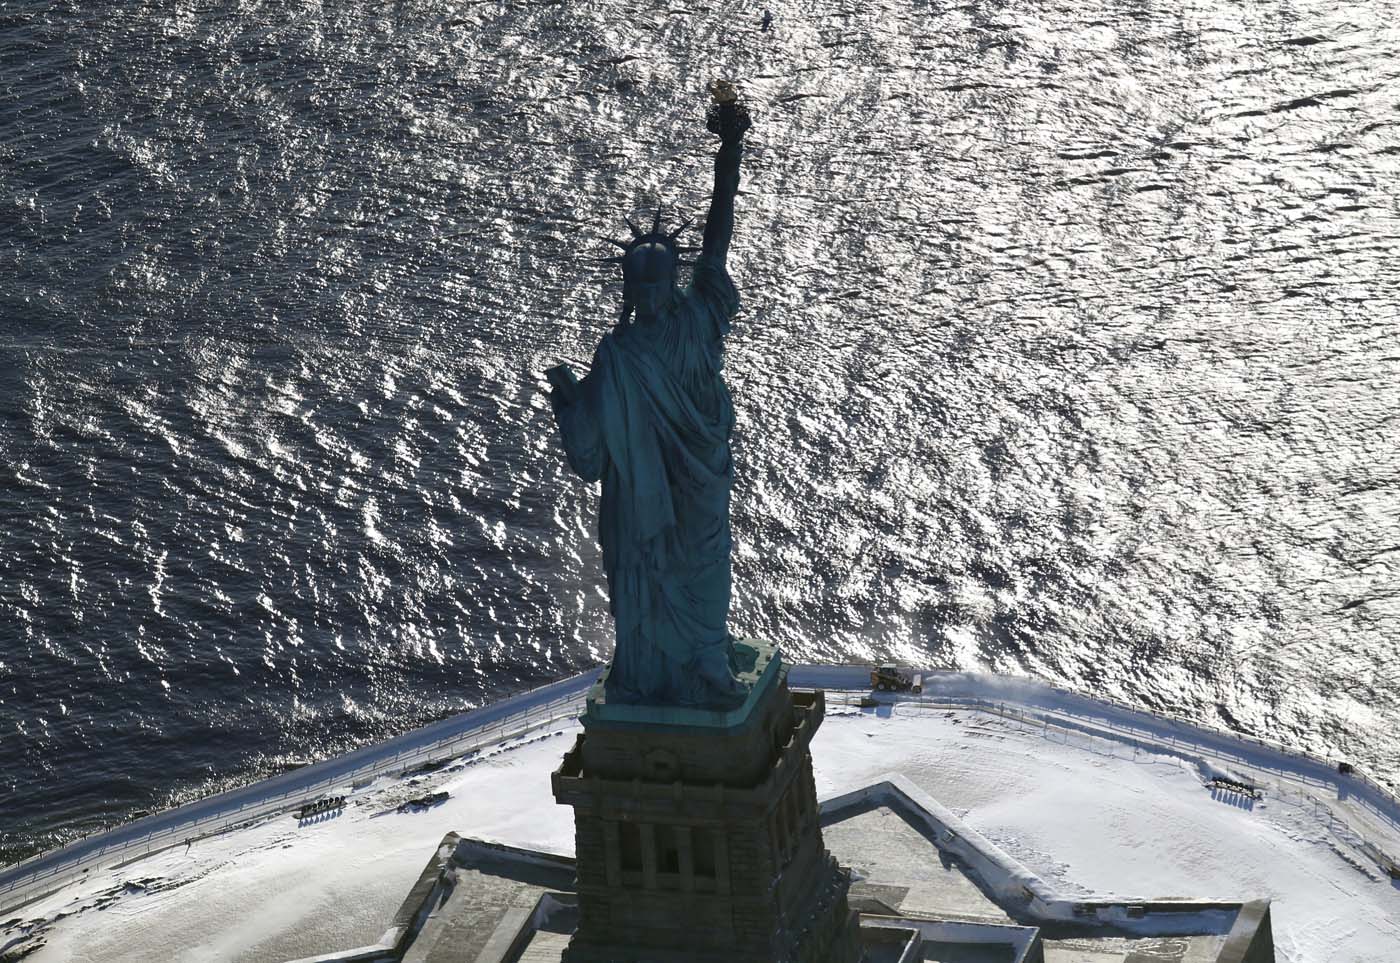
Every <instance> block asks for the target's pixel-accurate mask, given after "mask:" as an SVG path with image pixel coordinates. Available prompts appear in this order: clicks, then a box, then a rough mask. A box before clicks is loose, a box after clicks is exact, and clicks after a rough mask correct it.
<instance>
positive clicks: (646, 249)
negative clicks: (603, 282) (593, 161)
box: [601, 207, 700, 284]
mask: <svg viewBox="0 0 1400 963" xmlns="http://www.w3.org/2000/svg"><path fill="white" fill-rule="evenodd" d="M624 220H626V221H627V226H628V227H629V228H631V230H632V239H631V240H629V241H619V240H617V239H616V238H611V237H608V238H604V239H603V240H605V241H607V242H608V243H609V244H612V245H615V246H616V247H620V248H622V253H621V254H616V255H613V256H611V257H605V258H601V260H603V261H606V262H608V263H612V264H621V265H622V277H623V280H624V281H625V282H628V283H631V284H660V283H663V282H665V281H668V280H673V279H674V278H675V274H676V268H677V267H678V266H679V265H680V263H681V259H680V256H681V255H682V254H688V253H691V252H693V251H698V250H700V248H698V247H692V246H689V245H684V244H677V243H676V238H678V237H679V236H680V234H681V232H682V231H684V230H685V229H686V228H687V227H689V226H690V225H691V223H692V222H691V220H690V219H689V218H686V219H685V220H684V221H682V222H681V225H680V226H679V227H677V228H676V229H675V230H673V231H663V230H662V229H661V208H659V207H658V208H657V209H656V216H655V217H654V218H653V219H652V222H651V230H650V231H643V230H642V229H641V228H640V227H638V226H637V225H636V223H634V222H633V220H632V219H631V218H630V217H628V218H624Z"/></svg>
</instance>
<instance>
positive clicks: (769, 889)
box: [553, 642, 860, 963]
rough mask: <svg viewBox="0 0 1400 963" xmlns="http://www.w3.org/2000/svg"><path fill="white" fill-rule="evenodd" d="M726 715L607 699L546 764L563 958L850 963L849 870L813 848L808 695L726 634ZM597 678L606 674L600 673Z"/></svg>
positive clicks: (776, 664)
mask: <svg viewBox="0 0 1400 963" xmlns="http://www.w3.org/2000/svg"><path fill="white" fill-rule="evenodd" d="M737 648H738V651H739V652H740V655H741V658H742V663H743V664H742V666H741V667H742V668H743V670H744V671H743V672H742V673H741V678H743V679H744V680H745V681H746V682H748V683H750V684H751V686H752V688H751V692H750V695H749V698H748V700H747V701H746V702H745V703H744V705H743V706H741V707H740V708H738V709H735V710H734V711H732V712H707V711H701V710H693V709H681V708H675V707H654V706H633V705H609V704H608V702H607V700H606V695H605V680H604V681H600V682H599V684H598V685H597V686H595V687H594V690H593V692H592V693H591V694H590V696H589V699H588V708H587V711H586V712H585V713H584V716H583V720H582V721H583V726H584V732H583V734H582V735H580V736H579V737H578V740H577V742H576V743H575V744H574V747H573V748H572V749H571V750H570V751H569V752H568V753H567V754H566V755H565V756H564V762H563V765H562V766H560V768H559V769H558V771H556V772H555V773H554V777H553V783H554V796H555V799H556V800H558V802H560V803H561V804H563V805H568V806H572V807H573V809H574V826H575V836H576V845H577V856H578V864H577V865H578V887H577V888H578V900H579V925H578V929H577V931H576V932H575V934H574V937H573V939H572V941H571V942H570V944H569V949H568V951H567V953H566V954H565V956H564V959H565V960H566V961H568V963H604V961H606V963H642V961H645V963H681V961H685V963H712V961H713V963H720V961H724V963H854V961H856V960H857V959H859V956H860V951H859V949H858V945H857V941H858V927H857V921H856V919H855V914H854V913H852V912H851V910H850V909H849V907H848V906H847V901H846V893H847V890H848V888H849V886H850V877H849V875H848V874H847V873H846V872H845V871H844V870H843V869H841V867H840V866H838V865H837V863H836V860H835V859H833V858H832V856H831V854H830V853H829V852H828V851H827V850H826V847H825V846H824V845H823V842H822V835H821V826H820V824H819V819H818V810H817V797H816V786H815V784H814V782H813V780H812V760H811V752H810V744H811V740H812V736H813V734H814V733H815V732H816V730H817V727H818V726H819V725H821V721H822V716H823V713H824V708H825V702H824V699H823V694H822V693H821V692H815V693H796V694H794V693H793V692H791V691H790V690H789V689H788V686H787V668H786V666H784V665H783V664H782V661H781V659H780V658H779V657H778V654H777V651H776V650H775V649H773V648H772V647H770V646H766V645H763V644H762V643H754V642H741V643H737ZM605 678H606V677H605Z"/></svg>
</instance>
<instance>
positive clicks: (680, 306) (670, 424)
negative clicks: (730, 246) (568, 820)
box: [555, 255, 739, 706]
mask: <svg viewBox="0 0 1400 963" xmlns="http://www.w3.org/2000/svg"><path fill="white" fill-rule="evenodd" d="M738 309H739V293H738V291H737V290H736V289H735V287H734V283H733V281H731V280H730V278H729V275H728V273H727V272H726V271H725V269H724V265H723V262H722V261H720V260H718V259H714V258H710V257H708V256H706V255H701V256H700V258H699V259H697V261H696V264H695V272H694V275H693V279H692V282H691V285H690V287H689V288H687V289H686V290H685V291H683V292H681V293H680V296H679V297H677V298H676V299H675V300H674V301H672V303H671V305H670V306H669V308H667V309H666V310H664V311H662V312H660V313H659V314H658V315H657V317H656V318H655V319H653V320H651V321H649V322H638V323H632V324H624V325H621V326H619V327H618V328H617V329H615V330H614V331H613V332H612V333H610V334H608V335H605V336H604V338H603V340H602V342H601V344H599V346H598V351H597V353H596V354H595V355H594V358H593V368H592V370H591V371H590V372H589V373H588V376H587V377H585V378H584V379H583V380H582V381H580V382H579V383H578V386H577V391H576V392H573V393H572V399H571V400H569V401H562V400H561V402H560V403H558V404H557V405H556V408H555V418H556V421H557V422H558V425H559V430H560V434H561V435H562V436H563V441H564V448H565V451H566V452H567V454H568V458H569V464H570V465H571V466H572V467H573V469H574V471H576V472H577V473H578V474H579V475H580V476H582V477H583V478H584V479H586V480H589V481H597V480H601V481H602V483H603V502H602V511H601V513H600V516H599V526H598V527H599V530H598V536H599V541H600V543H601V544H602V548H603V566H604V568H605V569H606V570H607V575H608V587H609V594H610V596H611V599H612V602H611V607H612V613H613V617H614V619H615V620H616V625H617V650H616V652H615V654H614V656H613V664H612V671H611V673H610V675H609V679H608V682H609V689H610V692H609V698H615V699H619V700H621V701H629V702H648V703H668V704H678V705H692V706H715V705H718V704H724V703H725V702H726V701H727V700H732V699H733V698H734V696H733V693H732V691H725V690H726V689H727V688H728V687H729V684H732V678H733V677H732V675H731V668H732V663H731V659H732V652H733V640H732V639H731V637H730V635H729V631H728V628H727V621H728V615H729V589H730V573H729V549H730V536H729V488H730V482H731V479H732V475H733V465H732V462H731V459H730V452H729V436H730V432H731V430H732V429H733V426H734V409H733V405H732V403H731V401H730V398H729V391H728V389H727V388H726V387H725V385H724V381H723V379H722V378H721V375H720V369H721V366H722V362H723V337H724V335H725V334H726V333H727V332H728V330H729V322H730V319H732V318H733V317H734V314H735V313H736V312H737V311H738Z"/></svg>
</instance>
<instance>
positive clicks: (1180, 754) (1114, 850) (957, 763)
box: [0, 703, 1400, 963]
mask: <svg viewBox="0 0 1400 963" xmlns="http://www.w3.org/2000/svg"><path fill="white" fill-rule="evenodd" d="M576 731H577V726H576V725H574V724H565V725H558V726H554V727H551V728H549V729H548V730H546V731H544V732H543V733H540V734H534V735H532V736H529V737H527V738H524V739H521V740H516V741H513V742H511V743H508V744H506V745H504V746H502V747H500V748H497V749H492V750H488V751H485V752H482V753H480V754H479V755H476V756H474V757H471V758H470V759H467V760H461V761H458V762H455V763H454V764H452V765H450V766H448V767H446V768H444V769H442V770H439V771H437V772H434V773H431V774H429V775H425V776H421V777H418V779H417V781H416V783H413V784H410V783H409V782H408V781H407V780H405V779H401V778H396V777H387V776H386V777H382V778H380V779H378V780H376V781H375V782H374V783H372V784H370V785H369V786H366V787H363V788H361V789H359V790H356V791H354V792H352V793H350V795H349V799H348V801H347V802H348V805H347V807H346V809H345V810H344V812H343V813H342V814H340V815H333V816H332V815H328V816H322V817H318V818H313V819H312V820H309V821H306V822H304V823H302V824H300V825H299V824H298V822H297V820H295V819H294V818H293V817H291V816H289V815H284V816H280V817H276V818H273V819H270V820H267V821H264V822H262V823H260V824H258V825H254V826H252V827H249V828H245V829H241V830H238V831H235V832H230V833H227V834H223V835H220V836H214V837H210V838H207V839H203V840H199V841H196V842H195V843H194V844H193V845H191V846H190V847H189V848H188V849H186V848H185V847H184V846H180V847H177V848H175V849H172V850H167V851H166V852H164V853H159V854H156V855H153V856H151V857H149V858H145V859H141V860H138V861H136V862H134V863H131V864H130V865H128V866H126V867H124V868H120V869H116V870H104V871H102V872H100V874H98V875H97V877H96V878H94V879H90V880H87V881H85V882H82V883H78V884H74V885H72V886H70V887H68V888H67V889H65V890H63V891H62V892H60V893H57V894H54V895H53V896H50V897H48V898H46V899H44V900H42V901H40V902H36V903H33V904H31V905H29V906H27V907H25V908H24V909H23V910H22V911H20V912H19V913H18V916H19V917H21V918H22V919H24V920H25V921H29V922H30V923H31V925H30V926H28V927H26V929H28V930H29V931H30V933H31V935H38V936H40V937H41V938H42V939H44V940H45V941H46V942H45V945H44V946H43V947H42V948H40V949H39V950H38V951H37V952H35V953H34V954H33V955H32V956H29V957H27V958H26V960H27V961H33V963H48V961H63V963H69V961H72V963H84V961H94V963H95V961H98V960H101V961H104V963H107V961H122V960H152V959H161V960H173V961H182V960H183V961H200V963H209V961H218V960H240V961H267V960H285V959H291V958H296V957H300V956H308V955H311V954H314V953H318V952H329V951H331V950H336V949H345V948H349V947H353V946H358V945H363V944H368V943H373V942H375V941H376V940H377V939H379V937H380V935H381V934H382V933H383V931H384V930H385V929H386V928H387V926H388V924H389V921H390V919H391V917H392V915H393V913H394V911H395V910H396V909H397V908H398V906H399V904H400V903H401V902H402V900H403V899H404V897H405V896H406V895H407V893H408V890H409V888H410V887H411V886H412V884H413V882H414V881H415V879H416V878H417V877H418V874H419V873H420V871H421V870H422V868H423V866H424V865H425V864H426V863H427V861H428V859H429V858H430V856H431V855H432V853H433V851H434V848H435V847H436V845H437V843H438V842H439V840H440V839H441V838H442V836H443V835H444V834H445V833H447V832H449V831H455V832H458V833H460V834H461V835H463V836H477V837H484V838H491V839H496V840H499V841H502V842H506V843H509V844H511V845H515V846H524V847H529V848H536V849H545V850H551V851H555V852H563V853H571V852H572V849H573V831H572V822H571V811H570V810H569V809H567V808H566V807H561V806H556V805H555V804H554V801H553V798H552V795H551V792H550V784H549V774H550V772H551V771H552V770H553V769H554V768H556V767H557V766H558V764H559V760H560V757H561V755H562V754H563V752H564V751H565V750H566V749H567V748H568V747H569V745H570V744H571V743H572V740H573V736H574V733H575V732H576ZM1136 738H1138V739H1139V741H1140V742H1141V741H1144V740H1146V739H1147V736H1146V735H1145V734H1144V733H1142V732H1139V733H1138V734H1137V736H1136ZM1167 738H1174V737H1166V736H1164V742H1163V745H1162V747H1161V749H1160V750H1154V749H1150V748H1143V747H1142V746H1141V745H1139V746H1134V745H1132V744H1130V743H1128V742H1125V741H1121V738H1120V737H1118V736H1116V735H1115V734H1114V733H1113V732H1112V731H1111V729H1109V730H1103V734H1102V735H1091V734H1089V733H1087V732H1084V731H1077V730H1074V729H1072V728H1066V727H1061V726H1056V725H1044V724H1042V723H1035V722H1024V723H1023V722H1021V721H1020V720H1019V719H1017V718H1015V717H1012V718H1008V717H1005V716H1000V715H997V714H995V713H987V712H980V711H975V710H969V709H947V708H936V707H933V706H929V705H923V706H921V705H918V704H911V703H904V704H899V705H883V706H881V707H880V708H879V709H877V710H874V711H866V712H860V711H857V710H855V709H850V708H845V707H841V706H839V705H832V706H831V707H830V708H829V716H828V718H827V720H826V722H825V724H824V725H823V726H822V728H821V730H820V731H819V732H818V734H817V738H816V740H815V743H814V745H813V756H814V761H815V766H816V773H817V787H818V792H819V794H821V795H823V796H826V795H831V794H835V793H839V792H843V791H845V790H848V789H851V788H854V787H857V786H860V785H863V784H867V783H871V782H875V781H878V780H880V779H881V778H883V777H884V775H885V774H887V773H891V772H895V773H901V774H903V775H904V776H906V777H907V778H908V779H910V780H911V781H913V782H914V783H915V784H916V785H917V786H919V787H920V788H922V789H924V790H925V791H927V792H929V793H930V794H931V795H933V796H934V797H935V798H936V799H937V800H938V801H940V802H941V803H942V804H943V805H945V806H947V807H948V808H949V809H952V810H953V811H954V812H955V813H956V814H958V815H959V816H961V817H962V818H964V819H965V820H966V821H967V823H968V824H969V825H971V826H972V827H973V828H975V829H977V830H978V831H979V832H981V833H982V834H983V835H984V836H986V837H987V838H988V839H990V840H992V841H993V842H994V843H996V844H997V845H999V846H1001V847H1002V848H1003V849H1005V850H1006V852H1007V853H1008V854H1010V855H1011V856H1012V857H1014V858H1015V859H1016V860H1018V861H1020V862H1021V863H1022V864H1024V865H1025V866H1026V867H1027V868H1029V869H1031V870H1033V871H1034V872H1036V873H1037V874H1039V875H1040V876H1041V877H1042V878H1043V879H1045V880H1046V881H1047V882H1049V883H1051V884H1053V885H1054V886H1055V887H1056V888H1058V889H1060V890H1061V891H1064V892H1084V893H1117V894H1125V895H1137V896H1143V897H1149V896H1193V897H1215V898H1223V899H1239V898H1253V897H1269V898H1271V899H1272V900H1273V901H1274V907H1273V927H1274V935H1275V941H1276V944H1277V948H1278V954H1279V959H1280V960H1285V961H1291V963H1304V961H1307V963H1382V961H1388V963H1393V961H1395V960H1396V959H1400V949H1397V948H1400V886H1397V885H1396V884H1395V883H1393V882H1392V881H1391V880H1390V879H1388V878H1386V877H1385V876H1384V875H1383V874H1382V873H1381V872H1380V871H1379V869H1378V867H1377V865H1376V863H1375V862H1374V860H1373V859H1372V858H1371V857H1370V856H1368V854H1367V853H1366V852H1364V851H1363V850H1362V849H1361V848H1359V845H1358V844H1359V843H1360V840H1359V838H1358V837H1357V836H1356V834H1355V832H1354V831H1353V830H1352V829H1349V828H1348V827H1347V825H1346V823H1345V822H1343V821H1342V819H1340V818H1338V816H1335V815H1333V814H1334V813H1339V814H1340V815H1341V816H1346V815H1347V814H1348V811H1347V810H1346V809H1345V806H1346V804H1345V803H1341V802H1338V800H1337V799H1336V798H1335V794H1334V795H1332V796H1331V797H1330V798H1326V799H1321V800H1320V799H1319V798H1317V797H1318V795H1320V794H1323V793H1324V792H1327V791H1329V790H1326V789H1325V787H1323V786H1318V785H1310V784H1309V783H1308V782H1307V777H1306V774H1304V775H1302V776H1298V777H1297V778H1293V777H1291V776H1290V775H1289V774H1288V773H1287V772H1286V771H1284V770H1282V769H1280V770H1279V772H1278V773H1277V776H1276V779H1275V780H1274V781H1273V782H1270V781H1268V779H1266V780H1265V781H1264V782H1263V783H1262V785H1263V788H1264V798H1263V799H1262V800H1261V801H1257V802H1252V803H1250V802H1249V801H1247V800H1242V799H1241V798H1240V797H1238V796H1234V795H1232V794H1222V793H1221V792H1219V791H1212V790H1211V789H1209V788H1208V787H1207V786H1206V785H1205V780H1206V779H1207V778H1209V776H1210V775H1213V774H1215V773H1216V772H1220V771H1228V770H1230V769H1231V767H1232V766H1235V767H1238V764H1239V760H1220V759H1217V760H1213V761H1212V760H1209V759H1203V758H1201V757H1200V753H1199V750H1198V749H1197V748H1191V747H1183V746H1181V745H1175V746H1173V745H1170V744H1168V743H1167V742H1166V741H1165V740H1166V739H1167ZM347 788H348V787H347ZM436 789H447V790H448V791H449V792H450V793H451V796H450V798H449V799H448V800H447V801H446V802H444V803H442V804H440V805H438V806H436V807H433V808H430V809H427V810H423V811H418V812H403V813H399V812H397V811H396V808H397V806H398V805H399V803H400V802H401V801H403V800H404V799H406V798H408V797H410V796H416V795H421V794H423V793H425V792H428V791H432V790H436ZM1330 791H1332V792H1333V793H1335V788H1334V789H1333V790H1330ZM1361 815H1363V816H1364V815H1365V813H1364V812H1363V813H1362V814H1361ZM1373 823H1374V824H1373V825H1368V827H1367V831H1368V835H1369V838H1370V841H1371V842H1372V843H1374V844H1377V845H1381V846H1383V848H1387V849H1388V850H1389V851H1391V852H1395V851H1397V850H1400V834H1397V833H1396V831H1395V829H1394V827H1393V826H1392V825H1391V824H1390V823H1388V822H1386V821H1385V820H1383V819H1374V820H1373ZM837 855H838V856H842V854H841V853H837ZM885 882H892V883H893V882H898V881H897V880H888V881H885ZM41 921H42V922H41ZM20 933H21V928H20V927H18V926H15V925H10V927H9V929H7V930H4V931H3V932H0V947H3V946H4V945H5V944H6V942H8V941H11V940H14V939H15V938H16V937H17V936H19V935H20Z"/></svg>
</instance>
